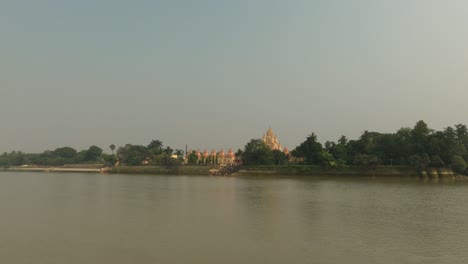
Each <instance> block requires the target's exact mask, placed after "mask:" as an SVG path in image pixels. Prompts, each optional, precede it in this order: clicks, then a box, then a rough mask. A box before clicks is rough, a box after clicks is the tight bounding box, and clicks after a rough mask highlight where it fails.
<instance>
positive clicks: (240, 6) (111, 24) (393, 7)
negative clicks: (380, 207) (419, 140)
mask: <svg viewBox="0 0 468 264" xmlns="http://www.w3.org/2000/svg"><path fill="white" fill-rule="evenodd" d="M467 13H468V2H466V1H462V0H451V1H438V0H425V1H424V0H415V1H407V0H406V1H403V0H393V1H375V0H356V1H345V0H327V1H312V0H289V1H279V0H269V1H266V0H257V1H255V0H238V1H219V0H218V1H216V0H200V1H188V0H166V1H150V0H141V1H124V0H120V1H119V0H114V1H110V0H93V1H91V0H81V1H53V0H50V1H32V0H29V1H28V0H25V1H10V0H7V1H2V2H1V3H0V34H1V36H2V43H1V44H0V54H1V57H2V59H1V60H0V76H1V78H0V121H1V124H2V139H1V140H0V152H4V151H7V152H9V151H12V150H21V151H26V152H39V151H43V150H46V149H54V148H57V147H62V146H71V147H74V148H77V149H84V148H87V147H89V146H90V145H97V146H100V147H101V148H103V149H104V151H106V152H108V151H109V149H108V146H109V145H110V144H115V145H117V146H122V145H124V144H126V143H132V144H143V145H146V144H148V143H149V142H150V141H151V140H152V139H159V140H162V141H163V143H164V144H165V145H170V146H172V147H173V148H181V149H182V148H183V149H185V144H188V145H189V148H191V149H197V148H200V149H204V148H209V149H212V148H216V149H219V148H224V149H227V148H233V149H238V148H242V147H243V146H244V145H245V144H246V143H247V142H248V141H249V140H250V139H252V138H260V137H261V136H262V134H263V133H265V132H266V130H267V129H268V128H269V127H271V128H273V130H274V131H275V133H276V134H277V135H278V137H279V140H280V141H281V143H282V145H283V146H286V147H288V148H290V149H292V148H294V147H295V146H297V145H298V144H300V142H302V141H303V140H305V138H306V136H307V135H309V134H310V133H311V132H315V133H316V134H317V135H318V138H319V141H321V142H325V141H326V140H334V141H336V140H337V139H338V138H339V137H340V136H341V135H346V136H347V137H348V138H350V139H355V138H358V137H359V136H360V134H361V132H362V131H364V130H369V131H378V132H394V131H396V130H398V129H399V128H401V127H412V126H414V124H415V123H416V122H417V121H418V120H424V121H426V122H427V123H428V124H429V126H430V127H431V128H434V129H443V128H445V127H447V126H451V125H454V124H457V123H464V124H467V123H468V122H467V121H468V120H467V117H466V113H467V112H468V104H466V100H467V98H468V89H467V88H468V85H467V84H468V75H467V74H466V73H467V72H468V64H467V62H468V28H467V27H466V25H467V24H468V17H467V16H466V14H467Z"/></svg>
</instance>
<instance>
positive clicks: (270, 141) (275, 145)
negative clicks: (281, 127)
mask: <svg viewBox="0 0 468 264" xmlns="http://www.w3.org/2000/svg"><path fill="white" fill-rule="evenodd" d="M262 139H263V142H265V144H266V145H267V146H268V147H269V148H270V149H271V150H279V151H283V149H282V147H281V144H280V143H279V141H278V137H276V135H275V134H274V133H273V130H272V129H271V128H269V129H268V131H267V133H266V134H264V135H263V138H262Z"/></svg>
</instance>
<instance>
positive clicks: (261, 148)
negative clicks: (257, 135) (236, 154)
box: [242, 139, 274, 165]
mask: <svg viewBox="0 0 468 264" xmlns="http://www.w3.org/2000/svg"><path fill="white" fill-rule="evenodd" d="M242 157H243V159H244V162H245V164H246V165H272V164H273V162H274V160H273V152H272V151H271V149H269V148H268V146H267V145H266V144H265V143H264V142H263V141H262V140H261V139H252V140H250V142H249V143H247V145H245V148H244V153H243V154H242Z"/></svg>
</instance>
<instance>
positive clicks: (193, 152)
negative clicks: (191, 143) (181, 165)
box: [187, 151, 198, 165]
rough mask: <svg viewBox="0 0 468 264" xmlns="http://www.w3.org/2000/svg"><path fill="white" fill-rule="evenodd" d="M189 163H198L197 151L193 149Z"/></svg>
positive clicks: (189, 156) (188, 158)
mask: <svg viewBox="0 0 468 264" xmlns="http://www.w3.org/2000/svg"><path fill="white" fill-rule="evenodd" d="M187 163H188V164H189V165H197V164H198V156H197V154H196V153H195V151H192V152H191V153H190V154H189V155H188V157H187Z"/></svg>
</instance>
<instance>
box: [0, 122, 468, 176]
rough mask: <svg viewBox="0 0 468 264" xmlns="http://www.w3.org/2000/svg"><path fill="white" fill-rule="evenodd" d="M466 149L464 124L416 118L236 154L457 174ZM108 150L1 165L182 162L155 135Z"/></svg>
mask: <svg viewBox="0 0 468 264" xmlns="http://www.w3.org/2000/svg"><path fill="white" fill-rule="evenodd" d="M467 148H468V129H467V127H466V126H465V125H462V124H459V125H455V126H454V127H447V128H445V129H444V130H442V131H435V130H433V129H430V128H429V127H428V125H427V124H426V123H425V122H424V121H419V122H417V123H416V125H415V126H414V127H413V128H401V129H399V130H398V131H396V132H395V133H379V132H371V131H364V132H363V133H362V135H361V136H360V137H359V138H358V139H356V140H348V139H347V138H346V137H345V136H342V137H340V138H339V139H338V140H337V142H331V141H327V142H325V144H324V145H322V144H321V143H320V142H319V141H318V140H317V136H316V135H315V134H314V133H312V134H310V135H309V136H308V137H306V139H305V141H304V142H302V143H301V144H299V146H297V147H296V148H295V149H294V150H293V151H291V153H290V154H288V153H286V154H285V153H283V151H279V150H271V149H269V148H268V146H266V145H265V143H264V142H263V141H262V140H261V139H252V140H251V141H250V142H248V143H247V144H246V145H245V148H244V150H239V151H237V153H236V159H238V160H242V162H243V163H244V164H245V165H285V164H296V165H319V166H322V167H331V168H340V167H345V166H348V165H354V166H363V167H369V168H372V167H374V166H376V165H405V166H413V167H415V168H418V169H425V168H427V167H436V168H437V167H451V168H452V169H453V170H455V171H456V172H458V173H464V174H468V169H467V168H468V165H467V163H468V151H467ZM109 149H110V150H111V152H112V154H103V151H102V149H100V148H99V147H97V146H91V147H89V148H88V149H86V150H82V151H76V150H75V149H73V148H71V147H62V148H57V149H55V150H52V151H50V150H47V151H44V152H42V153H39V154H27V153H23V152H20V151H12V152H10V153H3V154H2V155H0V166H21V165H25V164H28V165H43V166H60V165H64V164H77V163H104V164H106V165H114V164H120V165H142V164H148V165H159V166H177V165H180V164H181V163H182V162H183V154H184V152H183V151H182V150H178V149H176V150H174V149H172V148H171V147H169V146H166V147H164V146H163V143H162V141H159V140H153V141H151V142H150V143H149V144H148V145H147V146H143V145H132V144H127V145H125V146H123V147H119V148H116V146H115V145H113V144H112V145H110V146H109ZM115 149H117V150H116V151H115V153H114V150H115ZM210 158H211V156H210ZM197 159H198V157H197V156H196V155H195V153H190V154H189V156H188V163H189V164H191V165H196V164H198V162H197Z"/></svg>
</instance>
